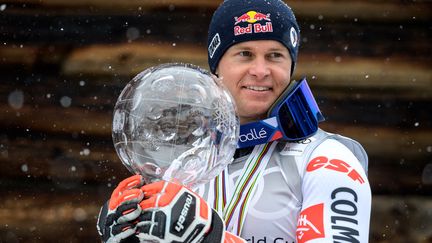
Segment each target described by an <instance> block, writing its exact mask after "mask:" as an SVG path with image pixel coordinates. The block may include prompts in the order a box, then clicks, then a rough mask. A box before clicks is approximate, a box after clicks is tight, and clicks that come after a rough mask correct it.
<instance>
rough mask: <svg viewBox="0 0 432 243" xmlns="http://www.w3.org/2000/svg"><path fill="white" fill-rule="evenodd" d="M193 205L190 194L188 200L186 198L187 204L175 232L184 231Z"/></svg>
mask: <svg viewBox="0 0 432 243" xmlns="http://www.w3.org/2000/svg"><path fill="white" fill-rule="evenodd" d="M191 204H192V195H190V194H188V195H187V198H186V202H185V204H184V205H183V209H182V211H181V213H180V216H179V219H178V220H177V223H176V226H175V230H176V231H177V232H180V231H181V230H183V229H184V225H183V223H184V222H185V221H186V216H187V214H188V212H189V208H190V206H191Z"/></svg>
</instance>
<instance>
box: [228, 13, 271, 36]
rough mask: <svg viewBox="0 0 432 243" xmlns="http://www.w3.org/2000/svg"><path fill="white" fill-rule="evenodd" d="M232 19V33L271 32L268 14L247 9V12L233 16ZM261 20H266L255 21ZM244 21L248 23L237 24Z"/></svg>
mask: <svg viewBox="0 0 432 243" xmlns="http://www.w3.org/2000/svg"><path fill="white" fill-rule="evenodd" d="M234 20H235V23H234V35H243V34H252V33H264V32H273V26H272V23H271V19H270V14H263V13H260V12H256V11H248V12H247V13H244V14H242V15H240V16H239V17H234ZM261 21H266V23H265V24H260V23H257V22H261ZM245 22H246V23H248V25H247V26H246V27H241V26H238V24H240V23H245Z"/></svg>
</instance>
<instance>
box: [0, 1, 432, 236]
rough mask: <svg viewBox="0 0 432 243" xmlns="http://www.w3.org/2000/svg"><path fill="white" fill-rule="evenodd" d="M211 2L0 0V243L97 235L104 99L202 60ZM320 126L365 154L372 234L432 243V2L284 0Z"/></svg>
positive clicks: (300, 72)
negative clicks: (177, 65)
mask: <svg viewBox="0 0 432 243" xmlns="http://www.w3.org/2000/svg"><path fill="white" fill-rule="evenodd" d="M219 2H220V1H212V0H200V1H195V0H163V1H148V0H141V1H140V0H123V1H114V0H74V1H66V0H6V1H2V2H0V40H1V41H0V72H1V75H0V97H1V100H0V111H1V116H0V131H1V133H0V163H1V169H0V195H1V199H2V200H1V202H0V242H97V241H98V237H97V233H96V228H95V223H96V216H97V213H98V210H99V207H100V205H101V204H102V203H103V202H104V201H105V200H106V199H107V197H108V196H109V194H110V192H111V191H112V190H113V188H114V186H115V185H116V184H117V183H118V182H119V180H121V179H122V178H125V177H126V176H128V175H129V174H128V172H127V171H126V169H125V168H124V167H123V166H122V164H121V162H120V161H119V159H118V157H117V155H116V153H115V151H114V149H113V145H112V141H111V119H112V109H113V105H114V103H115V101H116V99H117V96H118V94H119V93H120V91H121V90H122V88H123V87H124V85H125V84H126V83H127V82H129V80H130V79H131V78H132V77H133V76H134V75H135V74H137V73H138V72H140V71H142V70H143V69H145V68H146V67H149V66H153V65H156V64H158V63H166V62H180V61H181V62H190V63H194V64H198V65H201V66H203V67H205V68H207V64H206V52H205V49H206V48H205V42H206V31H207V25H208V23H209V20H210V17H211V13H212V12H213V10H214V9H215V8H216V6H217V5H218V4H219ZM288 3H289V4H290V5H291V6H292V8H293V9H294V11H295V13H296V14H297V19H298V21H299V24H300V25H301V28H302V32H301V34H302V37H301V48H300V49H301V50H300V58H299V65H298V68H297V70H296V75H295V78H297V79H298V78H300V77H302V76H306V77H307V78H308V79H309V83H310V85H311V86H312V88H313V90H314V93H315V95H316V97H317V100H318V102H319V104H320V106H321V109H322V110H323V112H324V114H325V115H326V117H327V121H326V122H325V123H323V124H322V127H323V128H324V129H327V130H329V131H333V132H338V133H342V134H344V135H346V136H350V137H353V138H355V139H357V140H358V141H360V142H361V143H362V144H363V145H364V146H365V148H366V149H367V151H368V152H369V156H370V166H369V179H370V182H371V185H372V190H373V194H374V197H373V209H372V222H371V233H370V242H432V197H431V195H432V103H431V101H432V92H431V91H432V72H431V64H432V48H431V40H432V38H431V37H432V24H431V21H432V15H431V13H432V11H431V10H432V2H431V1H426V0H424V1H422V0H417V1H414V0H393V1H390V0H382V1H378V0H346V1H331V0H308V1H301V0H293V1H289V2H288Z"/></svg>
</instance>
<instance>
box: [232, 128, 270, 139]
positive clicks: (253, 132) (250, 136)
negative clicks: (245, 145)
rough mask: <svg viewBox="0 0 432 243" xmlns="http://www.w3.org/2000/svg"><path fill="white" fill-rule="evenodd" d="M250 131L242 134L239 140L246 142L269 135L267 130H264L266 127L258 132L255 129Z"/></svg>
mask: <svg viewBox="0 0 432 243" xmlns="http://www.w3.org/2000/svg"><path fill="white" fill-rule="evenodd" d="M249 131H250V132H248V133H246V134H240V136H239V140H240V142H246V141H253V140H257V139H263V138H266V137H267V132H266V131H265V130H264V128H261V130H260V131H259V132H257V131H256V130H255V129H250V130H249Z"/></svg>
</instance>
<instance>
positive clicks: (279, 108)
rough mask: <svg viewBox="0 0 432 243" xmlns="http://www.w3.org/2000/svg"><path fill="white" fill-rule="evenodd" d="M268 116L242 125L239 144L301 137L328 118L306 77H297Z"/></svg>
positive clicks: (290, 139) (244, 144)
mask: <svg viewBox="0 0 432 243" xmlns="http://www.w3.org/2000/svg"><path fill="white" fill-rule="evenodd" d="M267 117H268V118H267V119H265V120H261V121H257V122H251V123H247V124H244V125H241V126H240V136H239V141H238V144H237V147H238V148H244V147H250V146H255V145H258V144H263V143H268V142H271V141H274V140H284V141H291V142H294V141H300V140H303V139H305V138H307V137H310V136H312V135H314V134H315V133H316V132H317V131H318V123H319V122H322V121H324V116H323V115H322V113H321V111H320V110H319V107H318V105H317V103H316V101H315V98H314V96H313V94H312V91H311V90H310V88H309V85H308V84H307V81H306V79H305V78H303V79H302V80H301V81H298V82H297V81H293V82H291V84H290V85H289V86H288V87H287V88H286V89H285V91H284V92H283V93H282V94H281V95H280V96H279V98H278V99H277V100H276V101H275V103H274V104H273V105H272V106H271V107H270V109H269V112H268V113H267Z"/></svg>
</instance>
